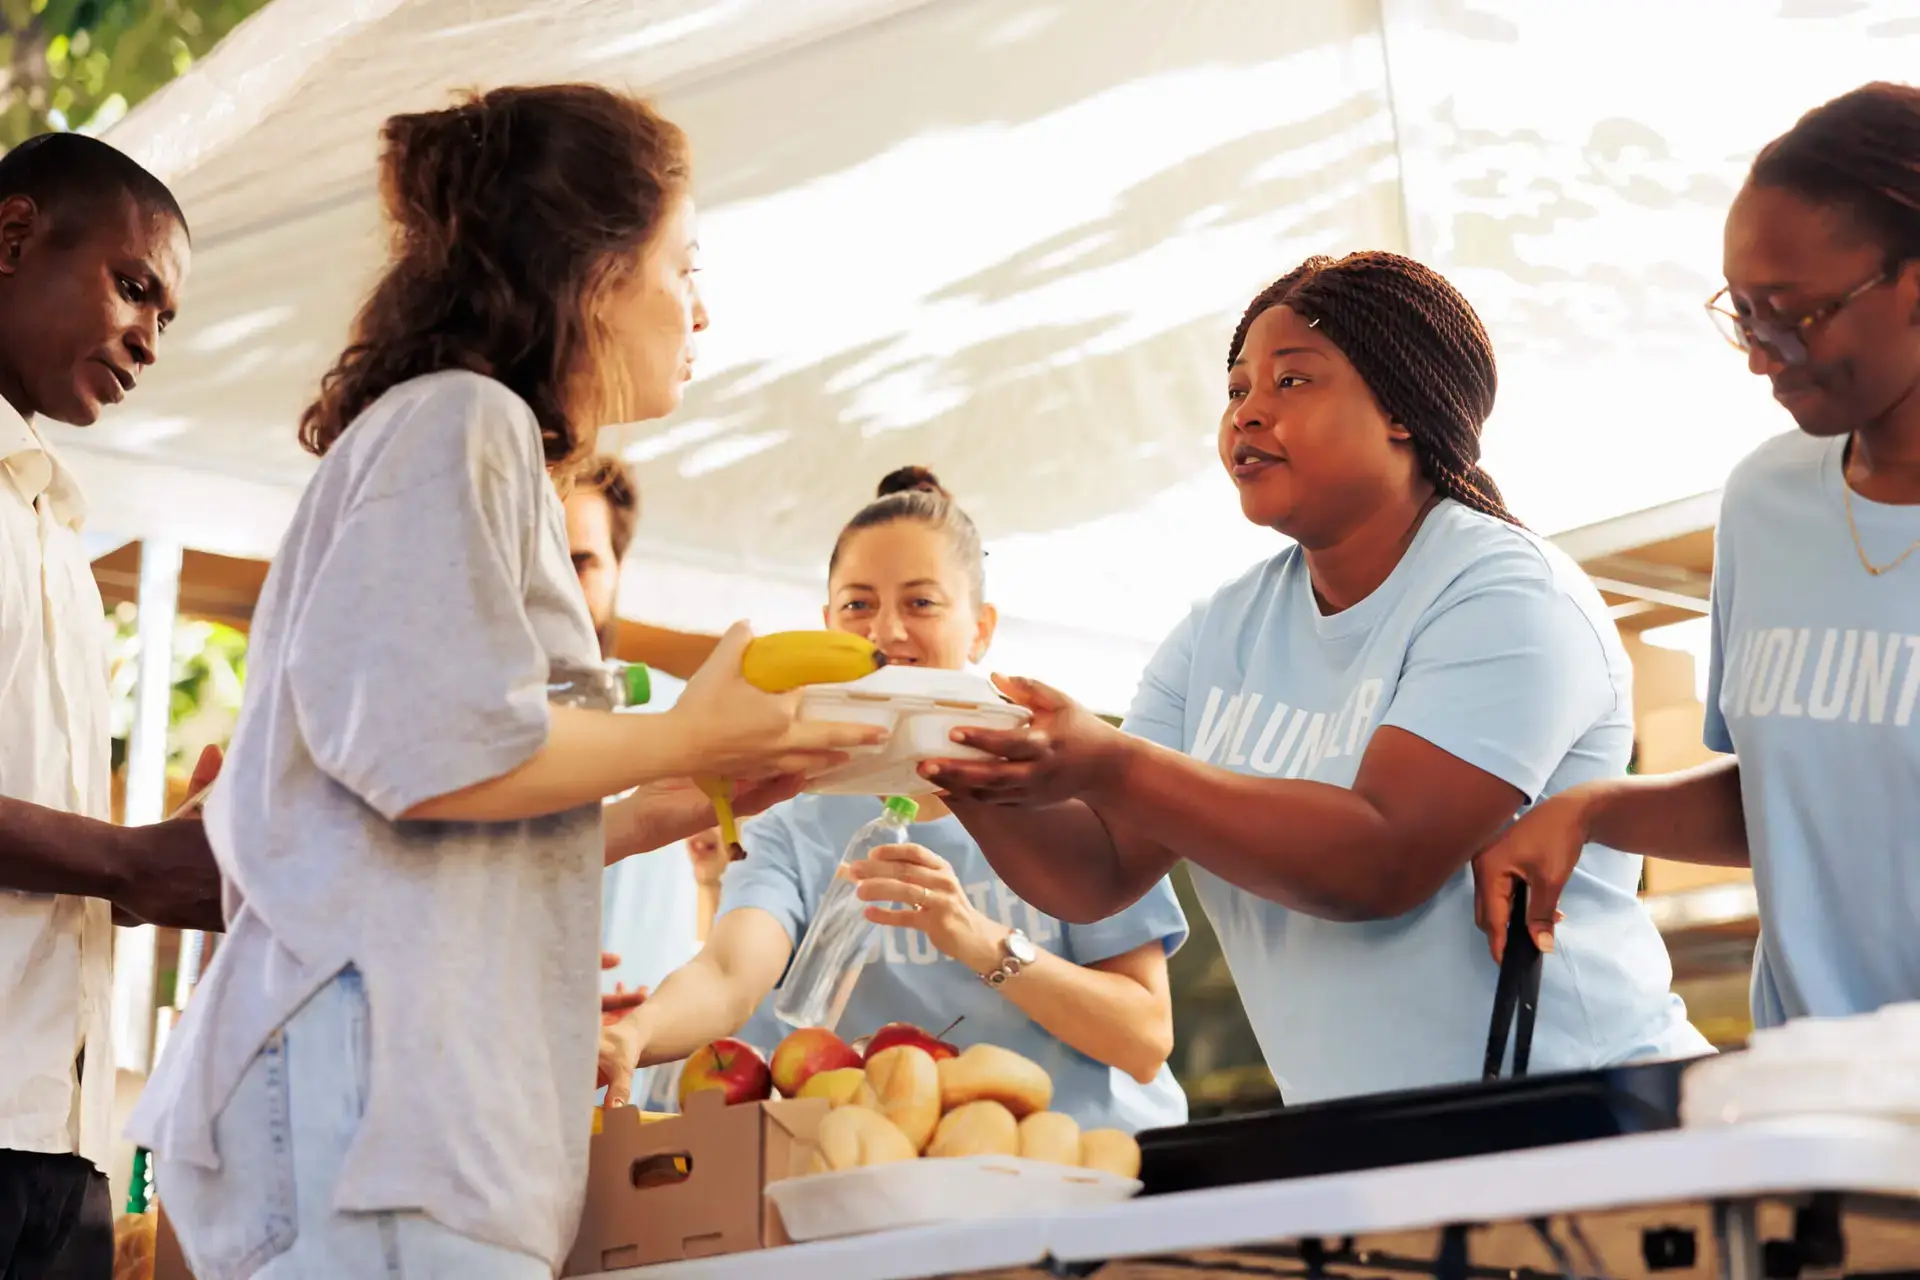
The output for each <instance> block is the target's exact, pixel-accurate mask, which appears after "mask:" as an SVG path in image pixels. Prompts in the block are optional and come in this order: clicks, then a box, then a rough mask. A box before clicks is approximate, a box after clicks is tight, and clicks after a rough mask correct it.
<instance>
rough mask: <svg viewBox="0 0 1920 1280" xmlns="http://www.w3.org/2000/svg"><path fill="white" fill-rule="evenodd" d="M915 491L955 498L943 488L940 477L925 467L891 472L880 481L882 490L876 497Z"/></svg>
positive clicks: (879, 490) (880, 489)
mask: <svg viewBox="0 0 1920 1280" xmlns="http://www.w3.org/2000/svg"><path fill="white" fill-rule="evenodd" d="M915 491H919V492H922V493H937V494H939V495H940V496H941V497H943V498H951V497H952V496H953V495H952V494H950V493H948V492H947V491H946V490H945V489H944V488H942V487H941V485H940V481H939V479H938V477H936V476H935V475H934V474H933V472H931V471H929V470H927V469H926V468H925V467H901V468H899V469H898V470H897V471H889V472H888V473H887V475H886V478H885V479H883V480H881V481H880V488H879V489H878V490H877V491H876V492H875V495H874V496H876V497H880V498H884V497H886V496H887V495H888V494H891V493H913V492H915Z"/></svg>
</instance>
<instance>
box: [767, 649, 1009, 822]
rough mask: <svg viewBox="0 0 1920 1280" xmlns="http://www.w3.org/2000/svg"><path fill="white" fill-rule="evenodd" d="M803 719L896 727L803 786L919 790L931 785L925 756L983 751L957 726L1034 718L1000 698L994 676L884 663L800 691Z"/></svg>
mask: <svg viewBox="0 0 1920 1280" xmlns="http://www.w3.org/2000/svg"><path fill="white" fill-rule="evenodd" d="M800 718H801V719H803V720H839V721H843V722H846V723H850V724H879V725H886V726H887V727H888V728H890V729H892V730H893V734H892V736H891V737H889V738H888V739H887V741H886V743H885V744H883V745H882V746H880V747H877V748H872V749H869V750H867V751H862V752H859V753H856V754H855V755H854V757H853V759H851V760H849V761H847V762H846V763H845V764H843V765H840V766H838V767H837V768H834V769H830V770H828V771H827V772H825V773H823V774H820V775H819V776H818V777H815V778H813V779H812V780H810V781H809V782H808V783H807V790H808V791H812V792H816V793H819V794H821V795H842V796H845V795H852V796H920V795H927V794H928V793H930V792H932V791H933V789H934V788H933V786H932V784H931V783H929V782H928V781H927V780H926V779H925V778H923V777H921V776H920V774H919V767H920V765H921V763H922V762H924V761H927V760H971V759H979V758H981V753H980V752H978V751H974V750H972V749H971V748H968V747H962V746H960V745H959V744H958V743H956V742H954V740H953V737H952V735H953V731H954V730H955V729H963V728H964V729H1017V728H1019V727H1020V726H1021V725H1023V724H1025V723H1027V721H1028V720H1030V719H1032V718H1033V717H1032V713H1030V712H1029V711H1028V710H1027V709H1026V708H1025V707H1020V706H1015V705H1014V704H1013V703H1011V702H1008V701H1007V700H1006V699H1004V698H1002V697H1001V696H1000V692H999V690H997V689H995V688H994V687H993V682H992V681H991V680H988V679H987V678H986V677H984V676H976V675H972V674H970V673H968V672H965V671H941V670H936V669H935V668H932V667H909V666H897V667H896V666H889V667H882V668H880V670H878V671H876V672H874V673H873V674H872V675H870V676H862V677H861V678H860V679H858V680H850V681H848V682H846V683H845V684H819V685H812V686H810V687H808V688H806V689H804V690H802V691H801V696H800Z"/></svg>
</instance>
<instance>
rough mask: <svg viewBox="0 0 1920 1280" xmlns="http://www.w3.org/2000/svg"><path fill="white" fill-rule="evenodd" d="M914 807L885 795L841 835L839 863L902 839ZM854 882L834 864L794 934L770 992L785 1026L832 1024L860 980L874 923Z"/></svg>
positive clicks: (915, 812)
mask: <svg viewBox="0 0 1920 1280" xmlns="http://www.w3.org/2000/svg"><path fill="white" fill-rule="evenodd" d="M919 812H920V806H919V805H918V804H916V803H915V802H914V801H912V800H909V799H907V798H906V797H905V796H894V797H893V798H892V799H890V800H888V801H887V807H886V810H885V811H884V812H882V813H881V815H880V816H879V817H877V818H875V819H874V820H873V821H872V822H869V823H868V824H867V825H866V826H864V827H862V828H860V829H859V830H858V831H856V832H854V833H853V839H851V840H849V841H847V851H846V853H845V854H844V855H843V856H842V857H841V859H840V866H841V867H844V866H847V865H848V864H849V863H853V862H859V861H861V860H862V859H864V858H865V857H866V856H867V855H868V854H870V853H872V852H873V851H874V850H875V849H878V848H880V847H881V846H882V845H889V844H904V843H906V839H907V824H908V823H910V822H912V821H913V820H914V817H915V816H916V815H918V814H919ZM855 888H856V886H855V884H854V883H853V881H851V880H849V879H847V878H846V877H845V876H843V875H841V874H840V873H839V870H838V868H836V869H835V871H834V876H833V882H832V883H831V884H830V885H828V886H827V892H826V894H825V896H824V897H822V898H821V899H820V910H818V911H816V912H815V913H814V915H813V921H812V923H810V924H809V925H807V932H806V936H805V937H803V938H801V939H800V949H799V951H797V952H795V953H794V957H793V963H792V965H790V966H789V967H788V969H787V976H786V980H785V981H783V982H782V983H781V984H780V990H779V992H778V993H776V994H775V996H774V998H773V1013H774V1016H775V1017H777V1018H779V1019H780V1021H782V1022H784V1023H786V1024H787V1025H788V1026H790V1027H824V1028H825V1029H826V1030H828V1031H831V1030H833V1027H834V1024H835V1023H837V1022H839V1021H840V1015H841V1013H842V1012H844V1011H845V1010H846V1007H847V999H848V998H849V997H850V996H852V995H853V985H854V983H856V982H858V981H860V971H861V970H862V969H864V968H865V967H866V964H867V955H868V953H869V952H871V951H872V950H873V942H874V938H875V937H876V936H877V931H878V929H879V926H878V925H876V924H874V923H873V922H872V921H871V920H868V919H867V917H866V908H867V904H866V903H864V902H862V901H860V899H858V898H856V897H855V896H854V891H855Z"/></svg>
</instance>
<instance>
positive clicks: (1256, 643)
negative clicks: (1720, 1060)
mask: <svg viewBox="0 0 1920 1280" xmlns="http://www.w3.org/2000/svg"><path fill="white" fill-rule="evenodd" d="M1226 375H1227V378H1226V393H1227V394H1226V408H1225V410H1224V411H1223V412H1222V414H1221V418H1220V433H1219V453H1220V462H1221V465H1222V467H1223V468H1225V470H1226V471H1227V473H1228V474H1229V475H1230V476H1231V477H1232V479H1233V483H1234V486H1235V488H1236V489H1237V490H1238V491H1239V499H1240V508H1241V511H1242V512H1243V513H1244V514H1245V516H1246V518H1247V519H1249V520H1251V521H1253V522H1254V523H1256V524H1259V525H1263V526H1265V527H1267V528H1271V529H1273V530H1275V531H1276V532H1279V533H1282V534H1285V535H1286V536H1287V537H1289V538H1290V539H1292V545H1290V546H1288V547H1286V548H1285V549H1283V550H1281V551H1280V552H1279V553H1278V554H1277V555H1275V556H1274V557H1273V558H1272V559H1270V560H1268V561H1266V562H1265V563H1263V564H1261V565H1259V566H1257V567H1256V568H1254V569H1253V570H1252V571H1251V572H1250V573H1248V574H1247V575H1246V576H1244V577H1242V578H1241V579H1240V580H1239V581H1237V582H1233V583H1231V584H1229V585H1227V586H1226V587H1224V588H1222V589H1221V590H1220V591H1219V592H1218V593H1217V594H1215V595H1214V597H1213V598H1212V599H1211V600H1209V601H1207V602H1206V603H1204V604H1202V605H1200V606H1199V607H1198V608H1197V609H1195V610H1194V612H1193V614H1192V615H1191V616H1190V617H1189V618H1188V619H1187V620H1186V621H1185V622H1184V623H1182V624H1181V625H1180V627H1179V628H1178V629H1176V630H1175V631H1174V633H1173V634H1172V636H1171V637H1169V638H1168V640H1167V641H1166V643H1165V644H1164V645H1163V646H1162V648H1161V650H1160V652H1159V654H1158V655H1157V656H1156V657H1155V658H1154V659H1153V662H1152V663H1151V665H1150V666H1149V667H1148V668H1147V671H1146V674H1145V676H1144V677H1143V678H1142V680H1141V684H1140V691H1139V694H1138V696H1137V698H1136V699H1135V702H1134V705H1133V709H1132V712H1131V714H1129V716H1128V717H1127V721H1126V731H1125V732H1122V731H1121V730H1117V729H1114V728H1112V727H1111V726H1109V725H1107V724H1106V723H1105V722H1104V721H1102V720H1101V719H1099V718H1098V717H1097V716H1094V715H1092V714H1090V713H1088V712H1087V711H1085V710H1083V709H1081V708H1080V707H1078V706H1076V705H1074V703H1073V702H1072V701H1071V700H1069V699H1068V698H1066V697H1065V696H1063V695H1061V694H1058V693H1056V692H1054V691H1052V690H1050V689H1046V688H1044V687H1042V686H1040V685H1037V684H1035V683H1033V682H1031V681H1020V680H1008V681H1004V682H1003V683H1002V688H1003V689H1004V690H1005V692H1007V694H1008V695H1009V696H1011V697H1013V698H1014V699H1015V700H1017V701H1019V702H1022V703H1024V704H1025V705H1026V706H1028V707H1030V708H1031V709H1032V710H1033V712H1034V719H1033V721H1032V723H1031V724H1030V725H1029V726H1028V727H1027V728H1025V729H1021V730H1018V731H1012V732H986V731H975V730H962V731H960V732H959V733H957V734H956V735H955V736H956V738H957V739H958V740H959V741H961V742H964V743H966V744H967V745H969V746H974V747H978V748H982V749H984V750H986V751H987V752H989V753H990V754H991V755H993V756H996V757H998V758H997V759H991V760H985V761H933V762H929V764H928V765H927V766H925V772H926V774H927V776H928V777H929V778H930V779H931V780H932V781H934V782H935V783H936V784H938V785H939V786H941V787H942V788H944V789H945V790H946V791H947V792H948V801H947V802H948V804H949V805H950V806H951V807H952V809H953V811H954V812H955V814H957V815H958V816H959V818H960V820H961V822H962V823H964V824H965V825H966V827H967V829H968V830H969V831H970V832H971V833H972V834H973V836H974V838H975V839H977V840H978V841H979V842H980V845H981V847H982V848H983V849H984V850H985V852H986V854H987V857H988V859H989V860H990V861H991V862H992V864H993V866H994V867H995V869H996V870H998V871H999V872H1000V874H1001V875H1003V876H1005V877H1006V880H1007V883H1008V884H1009V885H1011V886H1013V888H1014V890H1015V891H1016V892H1018V893H1019V894H1021V896H1023V897H1025V898H1026V899H1027V900H1028V901H1030V902H1032V903H1033V904H1034V905H1035V906H1037V907H1039V908H1041V909H1042V910H1045V911H1050V912H1052V913H1054V914H1056V915H1058V916H1060V917H1061V918H1062V919H1065V920H1073V921H1085V920H1098V919H1101V918H1103V917H1105V916H1107V915H1109V914H1111V913H1113V912H1114V911H1118V910H1123V909H1125V907H1126V906H1127V904H1129V903H1131V902H1133V901H1134V900H1135V899H1136V898H1137V897H1138V896H1139V894H1140V893H1141V892H1142V891H1143V890H1145V889H1146V888H1147V886H1149V885H1152V884H1156V883H1159V882H1160V880H1161V877H1163V876H1165V875H1166V873H1167V872H1168V871H1169V870H1170V869H1171V868H1172V867H1173V866H1174V864H1175V863H1176V862H1178V861H1180V860H1181V859H1185V860H1187V861H1188V863H1189V864H1190V866H1191V869H1192V873H1193V879H1194V884H1195V887H1196V889H1197V890H1198V893H1199V896H1200V900H1201V902H1202V904H1203V905H1204V906H1205V907H1206V909H1207V913H1208V915H1209V917H1210V918H1211V919H1212V921H1213V924H1214V927H1215V929H1216V930H1217V931H1218V933H1219V935H1220V940H1221V946H1222V949H1223V951H1224V952H1225V954H1226V957H1227V962H1228V965H1229V967H1230V968H1231V969H1232V971H1233V976H1234V981H1235V983H1236V985H1237V986H1238V987H1239V989H1240V998H1241V1002H1242V1003H1243V1004H1244V1005H1245V1007H1246V1010H1247V1015H1248V1018H1249V1020H1250V1021H1251V1022H1252V1024H1253V1028H1254V1031H1255V1032H1256V1034H1257V1035H1258V1036H1259V1039H1260V1044H1261V1048H1262V1050H1263V1052H1264V1053H1265V1056H1266V1059H1267V1064H1268V1066H1269V1067H1271V1068H1272V1070H1273V1073H1274V1076H1275V1077H1276V1079H1278V1080H1279V1081H1280V1083H1281V1089H1282V1092H1283V1094H1284V1096H1285V1097H1286V1098H1287V1100H1288V1101H1290V1102H1310V1101H1314V1100H1317V1099H1325V1098H1333V1097H1339V1096H1342V1095H1349V1094H1357V1093H1368V1092H1376V1091H1383V1090H1389V1089H1396V1088H1406V1087H1415V1086H1421V1085H1432V1084H1441V1083H1448V1082H1454V1081H1462V1080H1469V1079H1473V1078H1475V1077H1477V1076H1478V1075H1479V1073H1480V1068H1481V1061H1482V1056H1483V1053H1484V1050H1485V1046H1486V1035H1487V1019H1488V1014H1489V1012H1490V1011H1491V1009H1492V1004H1493V993H1494V985H1495V980H1496V976H1497V973H1496V969H1495V966H1494V964H1493V962H1492V960H1491V959H1490V958H1489V957H1488V955H1487V952H1486V949H1485V947H1483V946H1481V945H1480V936H1479V933H1478V930H1477V929H1476V928H1475V923H1474V909H1473V884H1472V880H1471V878H1470V873H1469V871H1468V863H1469V862H1470V861H1471V859H1472V858H1473V855H1474V854H1475V853H1477V852H1478V851H1479V850H1480V849H1482V848H1483V847H1485V845H1486V844H1487V842H1488V841H1489V840H1491V839H1492V838H1493V837H1494V836H1495V835H1496V834H1497V833H1498V832H1499V831H1500V829H1501V828H1502V827H1504V826H1505V825H1506V824H1507V823H1509V822H1510V821H1512V819H1513V817H1514V815H1515V813H1516V812H1518V811H1519V810H1521V809H1522V808H1524V807H1525V806H1527V805H1530V804H1532V803H1534V802H1535V801H1537V800H1539V799H1541V798H1542V797H1545V796H1550V795H1553V794H1555V793H1557V792H1560V791H1563V790H1565V789H1566V788H1568V787H1570V786H1573V785H1574V784H1576V783H1579V782H1583V781H1587V780H1590V779H1593V778H1601V777H1612V776H1616V775H1619V774H1621V773H1623V772H1624V771H1625V769H1626V763H1627V756H1628V753H1629V752H1630V751H1631V749H1632V744H1633V719H1632V698H1631V696H1630V680H1631V669H1630V667H1629V666H1628V662H1627V656H1626V653H1625V651H1624V649H1623V648H1622V646H1621V644H1620V639H1619V635H1618V634H1617V632H1616V631H1615V628H1614V626H1613V623H1612V620H1611V619H1610V618H1609V617H1608V616H1607V612H1606V609H1605V606H1604V605H1603V604H1602V602H1601V600H1600V596H1599V594H1598V593H1597V592H1596V591H1595V590H1594V588H1593V586H1592V584H1591V583H1590V582H1589V581H1588V580H1587V578H1586V577H1585V575H1583V574H1582V573H1581V572H1580V571H1579V569H1578V567H1577V566H1575V565H1574V564H1573V563H1572V562H1571V561H1570V560H1568V559H1567V558H1566V557H1565V556H1564V555H1562V554H1561V553H1560V552H1559V551H1557V550H1556V549H1555V548H1553V547H1552V546H1551V545H1549V544H1548V543H1546V542H1543V541H1542V540H1541V539H1539V538H1536V537H1534V536H1532V535H1531V534H1529V533H1528V532H1527V531H1526V530H1525V529H1523V528H1521V526H1520V525H1519V523H1518V521H1516V520H1515V519H1514V517H1513V515H1512V514H1511V513H1510V512H1509V511H1508V510H1507V508H1506V505H1505V503H1504V502H1503V501H1502V500H1501V497H1500V491H1499V489H1498V488H1497V487H1496V486H1495V485H1494V483H1493V480H1492V479H1491V478H1490V477H1489V476H1488V475H1487V473H1486V471H1485V470H1484V469H1483V468H1482V467H1481V466H1480V465H1479V458H1480V430H1481V425H1482V424H1483V423H1484V422H1485V420H1486V417H1487V414H1488V413H1489V412H1490V411H1491V410H1492V408H1493V398H1494V387H1495V374H1494V360H1493V349H1492V347H1491V345H1490V344H1489V342H1488V340H1487V335H1486V331H1485V330H1484V329H1483V328H1482V327H1481V324H1480V321H1479V318H1478V317H1477V316H1476V315H1475V314H1474V312H1473V309H1472V307H1470V306H1469V305H1468V304H1467V301H1466V299H1464V298H1462V297H1461V296H1460V294H1459V293H1458V292H1456V291H1455V290H1454V288H1453V286H1452V285H1450V284H1448V283H1447V281H1445V280H1444V279H1442V278H1441V277H1440V276H1439V275H1437V274H1435V273H1434V272H1433V271H1431V270H1429V269H1428V268H1426V267H1424V266H1421V265H1420V264H1419V263H1417V262H1413V261H1411V260H1409V259H1407V258H1403V257H1400V256H1398V255H1395V254H1390V253H1356V254H1352V255H1349V256H1348V257H1345V258H1341V259H1339V260H1337V261H1336V260H1334V259H1330V258H1312V259H1309V260H1308V261H1307V262H1305V263H1303V264H1302V265H1301V266H1300V267H1298V268H1296V269H1295V270H1293V271H1291V272H1289V273H1288V274H1287V275H1285V276H1283V277H1281V278H1280V279H1279V280H1278V281H1276V282H1275V283H1274V284H1273V285H1272V286H1270V287H1269V288H1267V289H1266V290H1264V291H1262V292H1261V293H1260V295H1259V296H1258V297H1256V298H1255V299H1254V300H1253V303H1252V305H1251V306H1250V307H1248V308H1247V312H1246V315H1245V316H1244V317H1243V318H1242V320H1241V321H1240V324H1239V327H1238V328H1237V329H1236V330H1235V331H1234V334H1233V339H1232V342H1231V343H1230V344H1229V347H1228V350H1227V360H1226ZM1639 877H1640V860H1639V859H1638V858H1637V857H1629V856H1627V855H1625V854H1622V853H1617V852H1615V851H1613V850H1611V849H1606V848H1603V847H1600V846H1597V845H1594V846H1588V847H1587V848H1586V849H1585V851H1584V852H1583V854H1582V856H1581V857H1580V860H1579V865H1578V868H1577V870H1576V871H1575V873H1574V875H1573V878H1572V880H1571V881H1570V882H1569V885H1568V891H1567V895H1566V897H1565V898H1564V900H1563V901H1562V903H1561V906H1562V908H1563V909H1564V910H1565V912H1566V916H1567V918H1566V922H1565V923H1564V924H1563V925H1562V926H1561V928H1560V939H1561V942H1560V947H1559V950H1558V951H1557V952H1556V954H1555V955H1553V956H1552V957H1550V958H1549V959H1548V962H1547V965H1546V970H1545V973H1544V976H1543V985H1542V992H1541V996H1540V1005H1539V1021H1538V1024H1537V1027H1536V1033H1535V1037H1534V1041H1533V1059H1532V1060H1533V1064H1534V1065H1535V1066H1536V1067H1538V1068H1541V1069H1546V1070H1556V1069H1569V1068H1576V1067H1588V1066H1595V1065H1599V1064H1604V1063H1612V1062H1620V1061H1624V1060H1628V1059H1632V1058H1637V1057H1645V1056H1683V1055H1690V1054H1695V1053H1699V1052H1703V1051H1705V1049H1706V1048H1707V1045H1706V1042H1705V1041H1704V1040H1703V1039H1702V1038H1701V1037H1700V1035H1699V1033H1698V1032H1696V1031H1695V1030H1694V1029H1693V1028H1692V1027H1691V1026H1689V1025H1688V1023H1687V1021H1686V1017H1685V1010H1684V1008H1683V1007H1682V1005H1681V1003H1680V1001H1679V999H1678V998H1676V997H1675V996H1673V995H1672V994H1671V993H1670V992H1669V986H1670V984H1671V970H1670V967H1669V964H1668V961H1667V954H1666V949H1665V947H1664V946H1663V945H1662V943H1661V940H1660V937H1659V934H1658V933H1656V932H1655V930H1654V927H1653V924H1652V922H1651V921H1650V920H1649V919H1648V917H1647V914H1646V912H1645V911H1644V910H1643V909H1642V908H1641V906H1640V904H1639V902H1638V901H1637V899H1636V897H1635V889H1636V886H1637V884H1638V881H1639Z"/></svg>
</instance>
